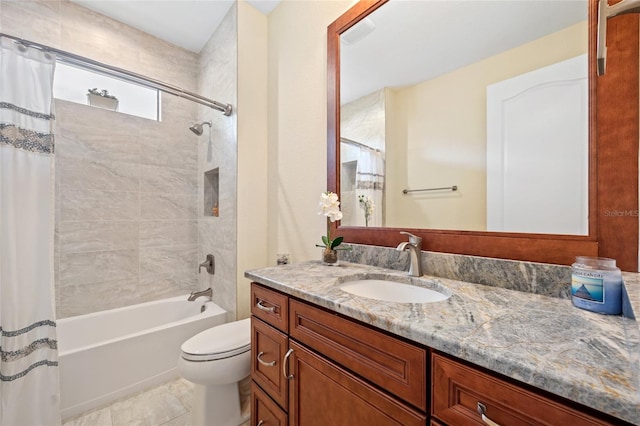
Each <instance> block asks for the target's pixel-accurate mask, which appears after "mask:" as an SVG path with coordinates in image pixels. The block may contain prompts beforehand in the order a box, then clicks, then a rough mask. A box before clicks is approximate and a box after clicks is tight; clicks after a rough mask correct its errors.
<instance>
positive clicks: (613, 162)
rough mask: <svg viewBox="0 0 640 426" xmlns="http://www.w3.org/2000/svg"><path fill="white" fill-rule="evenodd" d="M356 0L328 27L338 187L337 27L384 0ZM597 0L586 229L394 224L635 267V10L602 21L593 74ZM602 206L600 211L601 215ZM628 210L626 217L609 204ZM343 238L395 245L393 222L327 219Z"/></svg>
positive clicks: (531, 255)
mask: <svg viewBox="0 0 640 426" xmlns="http://www.w3.org/2000/svg"><path fill="white" fill-rule="evenodd" d="M385 1H386V0H384V1H371V0H366V1H365V0H363V1H360V2H358V3H357V4H356V5H354V6H353V7H352V8H351V9H349V10H348V11H347V12H345V14H343V15H342V16H341V17H340V18H338V19H337V20H336V21H335V22H334V23H333V24H331V25H330V26H329V27H328V34H327V63H328V69H327V75H328V86H327V87H328V93H327V101H328V104H327V111H328V114H327V188H328V190H330V191H333V192H336V193H340V180H339V171H340V153H339V150H338V147H339V140H340V130H339V126H338V123H339V117H340V105H339V102H338V100H339V98H340V84H339V81H340V77H339V69H340V60H339V58H340V50H339V34H340V33H341V32H344V31H345V30H346V29H348V28H350V27H351V26H352V25H354V24H355V23H356V22H357V21H359V20H360V19H362V18H363V17H364V16H366V15H368V14H369V13H371V12H373V11H374V10H375V9H377V8H378V7H380V6H381V5H382V4H384V3H385ZM596 21H597V0H589V54H588V56H589V96H590V99H589V106H590V107H589V123H590V124H589V161H590V175H589V235H588V236H569V235H552V234H548V235H547V234H518V233H496V232H479V231H478V232H475V231H445V230H432V229H402V230H404V231H409V232H411V233H413V234H416V235H418V236H421V237H422V239H423V240H422V241H423V249H424V250H429V251H440V252H447V253H456V254H467V255H476V256H486V257H495V258H503V259H514V260H526V261H535V262H544V263H555V264H562V265H570V264H571V263H573V261H574V259H575V257H576V256H579V255H582V256H598V255H599V256H606V257H612V258H615V259H616V260H617V262H618V265H619V266H620V268H621V269H623V270H625V271H637V270H638V260H637V257H638V217H637V213H636V215H635V216H634V213H635V212H637V209H638V136H639V132H638V126H639V108H638V17H637V15H628V16H624V17H616V18H615V19H612V20H610V21H609V28H608V40H607V44H608V54H607V61H608V63H607V75H605V76H603V77H596V74H595V49H596V33H597V28H596V27H597V25H596V24H597V22H596ZM607 211H608V212H609V213H608V216H605V215H607ZM612 211H613V212H623V214H625V213H624V212H629V213H628V214H629V215H628V216H626V217H624V216H623V217H619V216H618V217H614V216H611V212H612ZM331 227H332V229H331V232H332V234H333V235H342V236H343V237H344V238H345V241H346V242H351V243H360V244H371V245H379V246H395V245H397V244H398V243H399V242H400V241H402V240H403V238H401V236H400V235H399V233H398V232H399V230H400V229H395V228H363V227H345V226H339V224H338V223H332V224H331Z"/></svg>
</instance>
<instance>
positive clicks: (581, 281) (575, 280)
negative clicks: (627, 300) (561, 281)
mask: <svg viewBox="0 0 640 426" xmlns="http://www.w3.org/2000/svg"><path fill="white" fill-rule="evenodd" d="M604 293H605V292H604V275H603V274H601V273H597V272H577V271H574V272H573V274H571V295H573V297H578V298H580V299H584V300H588V301H590V302H594V303H604Z"/></svg>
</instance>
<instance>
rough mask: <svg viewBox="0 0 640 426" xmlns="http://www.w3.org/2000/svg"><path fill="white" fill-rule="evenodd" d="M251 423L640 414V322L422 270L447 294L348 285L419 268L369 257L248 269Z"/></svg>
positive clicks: (452, 421)
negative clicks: (439, 297) (396, 267)
mask: <svg viewBox="0 0 640 426" xmlns="http://www.w3.org/2000/svg"><path fill="white" fill-rule="evenodd" d="M245 276H246V277H247V278H249V279H251V280H252V281H253V284H252V289H251V312H252V369H251V375H252V424H254V425H258V424H261V425H265V426H266V425H274V424H277V425H287V424H290V425H303V426H308V425H314V424H323V425H327V424H335V425H340V424H344V425H359V424H362V425H365V424H366V425H373V424H375V425H425V424H428V423H429V424H431V425H463V424H464V425H466V424H478V425H481V424H484V423H483V416H484V419H485V421H486V422H491V421H492V422H495V423H488V424H500V425H517V424H557V425H565V424H566V425H569V424H571V425H606V424H627V423H629V424H638V423H639V422H640V417H638V416H639V414H638V410H639V408H638V407H640V405H639V404H640V397H639V395H638V367H637V365H636V362H637V359H636V358H637V357H635V356H634V353H635V351H637V346H635V345H636V344H637V341H638V339H637V337H638V334H639V331H638V327H637V324H636V322H635V321H633V320H630V319H628V318H623V317H612V316H603V315H598V314H594V313H591V312H587V311H581V310H579V309H576V308H574V307H572V306H571V302H570V301H569V300H563V299H557V298H552V297H546V296H540V295H535V294H531V293H524V292H519V291H513V290H505V289H501V288H495V287H489V286H484V285H478V284H470V283H465V282H461V281H455V280H449V279H444V278H433V277H422V278H421V279H420V280H418V281H415V280H413V281H412V282H411V284H413V285H420V286H424V287H427V288H436V289H442V288H445V289H446V290H447V291H449V292H450V293H451V295H450V297H449V298H448V299H446V300H443V301H440V302H435V303H423V304H417V303H394V302H386V301H379V300H373V299H369V298H363V297H359V296H354V295H352V294H349V293H347V292H345V291H342V290H341V289H340V288H339V285H340V284H342V283H344V282H348V281H351V280H354V279H363V278H367V277H372V276H374V277H376V278H381V277H382V278H385V279H389V280H395V281H401V282H402V280H405V282H406V280H408V278H407V277H406V276H405V274H404V273H402V272H398V271H393V270H389V269H384V268H378V267H372V266H367V265H361V264H353V263H342V264H341V265H340V266H339V267H327V266H323V265H321V264H320V263H319V262H305V263H300V264H293V265H287V266H278V267H271V268H263V269H259V270H254V271H248V272H247V273H246V274H245Z"/></svg>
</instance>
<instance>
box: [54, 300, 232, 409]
mask: <svg viewBox="0 0 640 426" xmlns="http://www.w3.org/2000/svg"><path fill="white" fill-rule="evenodd" d="M203 306H204V307H205V310H204V312H202V313H201V312H200V310H201V307H203ZM226 314H227V313H226V311H225V310H223V309H222V308H220V307H219V306H218V305H216V304H214V303H213V302H204V299H199V300H196V301H194V302H188V301H187V295H185V296H178V297H173V298H169V299H164V300H158V301H154V302H147V303H142V304H139V305H133V306H127V307H124V308H117V309H112V310H109V311H102V312H95V313H91V314H86V315H80V316H76V317H71V318H63V319H61V320H58V322H57V331H58V356H59V365H60V405H61V410H62V418H63V420H65V419H68V418H69V417H73V416H75V415H78V414H81V413H83V412H85V411H88V410H91V409H93V408H97V407H99V406H103V405H106V404H109V403H110V402H112V401H114V400H116V399H118V398H121V397H123V396H126V395H129V394H132V393H135V392H138V391H140V390H142V389H145V388H148V387H152V386H155V385H158V384H161V383H163V382H166V381H168V380H171V379H174V378H177V377H178V371H177V361H178V356H179V354H180V345H182V343H183V342H184V341H185V340H187V339H189V338H190V337H192V336H194V335H195V334H197V333H199V332H201V331H203V330H206V329H208V328H211V327H214V326H216V325H219V324H223V323H224V322H225V320H226Z"/></svg>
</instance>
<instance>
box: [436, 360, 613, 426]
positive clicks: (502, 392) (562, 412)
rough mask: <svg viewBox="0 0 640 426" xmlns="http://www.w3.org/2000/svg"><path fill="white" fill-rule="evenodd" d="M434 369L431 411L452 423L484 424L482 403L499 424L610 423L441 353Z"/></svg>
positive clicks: (489, 415)
mask: <svg viewBox="0 0 640 426" xmlns="http://www.w3.org/2000/svg"><path fill="white" fill-rule="evenodd" d="M431 372H432V375H433V379H432V380H433V389H432V390H431V398H432V404H431V413H432V414H433V416H434V417H436V418H438V419H439V420H441V421H442V422H444V423H447V424H449V425H462V424H464V425H484V424H485V423H484V422H483V421H482V419H481V416H480V414H479V413H478V404H482V405H483V406H484V407H485V409H486V411H485V413H486V414H485V415H486V417H488V418H489V419H491V420H492V421H493V422H495V423H497V424H499V425H509V426H511V425H513V426H517V425H607V424H609V423H606V422H603V421H601V420H599V419H596V418H594V417H591V416H590V415H588V414H585V413H582V412H580V411H578V410H575V409H573V408H571V407H568V406H565V405H563V404H562V403H561V402H559V401H554V400H552V399H550V398H547V397H544V396H541V395H537V394H535V393H532V392H530V391H528V390H526V389H524V388H522V387H519V386H517V385H514V384H512V383H509V382H506V381H504V380H502V379H499V378H497V377H493V376H491V375H489V374H487V373H484V372H482V371H479V370H477V369H475V368H472V367H469V366H467V365H464V364H461V363H460V362H458V361H455V360H452V359H449V358H446V357H444V356H441V355H439V354H433V356H432V366H431Z"/></svg>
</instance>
